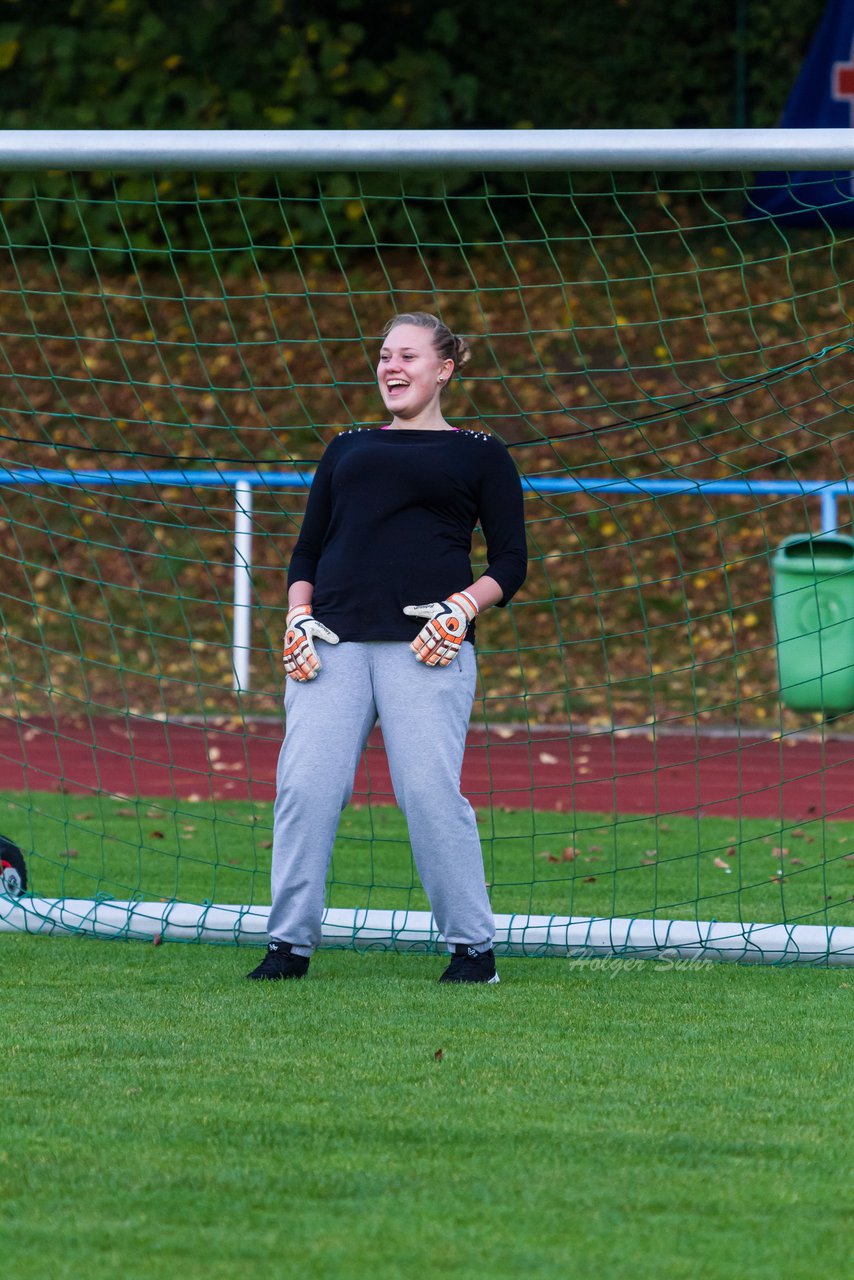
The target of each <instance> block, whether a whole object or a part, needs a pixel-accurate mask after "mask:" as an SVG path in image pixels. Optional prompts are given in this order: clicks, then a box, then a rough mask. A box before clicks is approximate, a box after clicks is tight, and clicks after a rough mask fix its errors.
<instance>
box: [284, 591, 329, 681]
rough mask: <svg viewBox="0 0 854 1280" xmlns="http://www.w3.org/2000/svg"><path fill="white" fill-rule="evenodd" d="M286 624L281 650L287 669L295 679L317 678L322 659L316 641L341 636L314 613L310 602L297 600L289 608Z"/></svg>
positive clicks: (327, 640) (327, 641)
mask: <svg viewBox="0 0 854 1280" xmlns="http://www.w3.org/2000/svg"><path fill="white" fill-rule="evenodd" d="M286 626H287V630H286V631H285V643H284V648H283V650H282V661H283V662H284V664H285V671H286V672H287V674H288V675H289V676H290V678H291V679H292V680H298V681H303V680H314V679H315V677H316V676H317V673H318V671H319V670H320V659H319V658H318V656H317V651H316V650H315V647H314V641H315V640H325V641H326V643H327V644H337V643H338V637H337V636H336V634H335V632H334V631H330V630H329V628H328V627H324V625H323V623H322V622H318V621H317V619H316V618H313V617H312V615H311V609H310V607H309V606H308V605H307V604H296V605H294V606H293V608H292V609H288V615H287V620H286Z"/></svg>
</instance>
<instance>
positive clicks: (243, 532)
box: [231, 480, 252, 693]
mask: <svg viewBox="0 0 854 1280" xmlns="http://www.w3.org/2000/svg"><path fill="white" fill-rule="evenodd" d="M251 642H252V485H251V484H250V483H249V481H248V480H238V481H237V483H236V484H235V486H234V634H233V637H232V657H231V665H232V670H233V673H234V688H235V689H236V690H237V692H238V693H248V692H249V680H250V675H249V657H250V653H251Z"/></svg>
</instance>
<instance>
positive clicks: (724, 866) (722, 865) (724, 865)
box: [715, 858, 732, 871]
mask: <svg viewBox="0 0 854 1280" xmlns="http://www.w3.org/2000/svg"><path fill="white" fill-rule="evenodd" d="M715 866H716V867H717V868H718V869H719V870H720V871H732V867H731V866H730V865H729V863H728V862H724V860H723V858H715Z"/></svg>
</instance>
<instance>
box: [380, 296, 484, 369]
mask: <svg viewBox="0 0 854 1280" xmlns="http://www.w3.org/2000/svg"><path fill="white" fill-rule="evenodd" d="M399 324H414V325H415V326H416V327H417V328H419V329H427V330H429V332H430V333H431V334H432V337H433V348H434V350H435V352H436V355H437V356H438V357H439V359H440V360H453V362H454V373H460V374H461V373H462V371H463V369H464V368H465V367H466V365H467V364H468V362H469V360H471V348H470V347H469V344H468V343H467V342H466V340H465V338H460V337H459V336H458V335H457V334H456V333H452V332H451V330H450V329H449V328H448V326H447V325H446V324H442V321H441V320H440V319H439V317H438V316H434V315H431V314H430V312H429V311H404V312H403V313H402V314H401V315H399V316H392V318H391V320H389V322H388V324H386V325H385V326H384V328H383V337H384V338H385V337H386V336H387V334H389V333H391V331H392V329H396V328H397V326H398V325H399Z"/></svg>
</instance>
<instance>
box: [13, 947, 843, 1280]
mask: <svg viewBox="0 0 854 1280" xmlns="http://www.w3.org/2000/svg"><path fill="white" fill-rule="evenodd" d="M0 949H2V955H3V959H4V964H3V974H4V988H5V990H4V1017H3V1021H2V1039H3V1042H4V1053H3V1059H4V1062H5V1064H6V1078H5V1082H4V1086H5V1100H4V1108H3V1111H4V1118H3V1123H2V1142H0V1194H2V1204H3V1211H2V1214H0V1256H2V1257H3V1259H4V1267H3V1270H4V1273H5V1274H6V1275H8V1276H10V1277H15V1280H43V1278H44V1277H45V1276H51V1277H54V1278H55V1280H65V1278H66V1277H67V1278H68V1280H71V1278H72V1277H73V1278H74V1280H79V1277H80V1276H86V1277H87V1278H88V1280H107V1278H109V1280H113V1278H114V1277H116V1276H122V1277H128V1278H129V1280H134V1278H135V1277H149V1276H155V1275H158V1276H160V1275H177V1274H180V1275H181V1276H182V1277H183V1278H184V1280H195V1278H196V1277H199V1278H200V1280H201V1278H202V1277H204V1278H205V1280H219V1278H222V1280H232V1277H235V1276H239V1275H252V1274H260V1273H266V1274H270V1275H275V1276H286V1275H300V1276H304V1277H308V1278H310V1280H313V1278H314V1277H324V1278H325V1277H329V1278H330V1280H331V1278H335V1280H337V1278H338V1277H341V1278H342V1280H349V1278H350V1277H353V1280H356V1278H358V1280H362V1278H363V1277H364V1276H367V1275H370V1276H372V1277H375V1278H376V1280H386V1278H388V1280H398V1278H399V1277H402V1276H415V1275H417V1276H419V1277H425V1278H426V1280H429V1278H432V1277H435V1278H436V1280H439V1278H441V1280H445V1278H446V1277H447V1276H448V1275H450V1274H471V1275H480V1276H489V1277H494V1278H495V1280H516V1278H517V1277H520V1276H526V1277H565V1276H578V1277H583V1278H585V1280H586V1278H588V1277H590V1278H593V1280H610V1278H611V1277H614V1278H618V1277H619V1278H621V1280H622V1277H626V1278H628V1277H632V1278H633V1280H634V1278H638V1280H645V1278H646V1277H649V1280H653V1278H654V1280H683V1278H684V1280H687V1278H688V1277H692V1278H699V1280H704V1278H709V1280H712V1278H714V1280H717V1278H718V1277H720V1278H721V1280H723V1278H724V1277H726V1280H729V1277H731V1276H732V1275H741V1276H748V1277H751V1280H764V1278H765V1277H767V1278H768V1280H779V1277H780V1276H785V1277H786V1280H799V1278H800V1277H803V1278H804V1280H807V1278H809V1280H813V1277H815V1276H816V1275H819V1274H831V1275H833V1274H835V1275H839V1274H843V1273H844V1272H845V1268H846V1266H847V1261H850V1256H849V1246H850V1234H849V1233H848V1231H847V1229H846V1225H845V1217H844V1214H845V1207H846V1197H847V1193H848V1191H849V1190H850V1186H846V1182H845V1175H844V1171H845V1169H846V1168H848V1167H849V1165H848V1157H849V1156H850V1150H851V1146H850V1143H851V1136H852V1135H851V1106H850V1084H851V1067H850V1062H851V1055H850V1040H849V1031H850V1013H851V1000H850V997H851V990H852V986H854V980H852V979H851V978H850V977H849V976H848V971H845V970H841V971H840V970H810V969H808V970H798V969H791V968H787V969H770V970H762V969H753V968H749V967H736V966H705V967H703V968H700V969H689V968H680V967H679V966H667V965H661V964H655V963H653V962H647V963H645V964H643V965H641V964H636V965H635V966H631V965H629V966H626V965H621V964H619V963H615V964H614V965H613V967H611V968H604V969H603V968H600V969H597V970H595V971H594V970H591V969H590V968H585V967H584V966H583V965H579V964H578V963H573V962H565V961H556V960H515V961H513V960H505V961H503V962H502V964H501V974H502V984H501V985H500V986H499V987H497V988H488V989H484V988H477V989H473V988H472V989H456V988H450V989H449V988H445V987H439V986H438V985H437V984H436V983H435V981H434V979H435V977H436V975H437V974H438V972H439V971H440V969H441V967H442V962H441V961H440V960H439V959H438V958H437V957H415V956H411V957H407V956H395V955H391V954H385V955H378V954H370V955H365V956H357V955H355V954H353V953H346V952H330V953H324V954H322V955H320V956H319V957H317V958H316V959H315V961H314V963H313V966H312V970H311V972H310V974H309V977H308V979H307V980H306V981H304V982H303V983H278V984H270V985H266V984H263V985H262V984H254V983H253V984H250V983H246V982H245V981H244V980H243V976H242V975H243V974H244V972H245V971H246V969H247V967H248V965H249V963H250V962H251V961H252V958H253V957H252V955H251V954H250V953H249V952H247V951H243V950H237V949H233V948H224V947H223V948H220V947H204V946H178V945H174V946H169V945H166V946H162V947H158V948H155V947H152V946H150V945H144V944H142V943H107V942H92V941H86V940H83V939H62V940H60V939H39V938H30V937H18V936H8V935H7V936H3V937H2V938H0ZM846 1259H847V1261H846Z"/></svg>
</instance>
